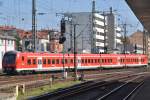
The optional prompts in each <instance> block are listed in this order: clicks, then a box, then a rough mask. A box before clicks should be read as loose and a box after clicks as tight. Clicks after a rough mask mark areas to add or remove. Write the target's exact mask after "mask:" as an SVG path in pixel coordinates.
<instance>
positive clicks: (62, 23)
mask: <svg viewBox="0 0 150 100" xmlns="http://www.w3.org/2000/svg"><path fill="white" fill-rule="evenodd" d="M60 24H61V33H65V31H66V24H65V19H64V18H62V19H61V23H60Z"/></svg>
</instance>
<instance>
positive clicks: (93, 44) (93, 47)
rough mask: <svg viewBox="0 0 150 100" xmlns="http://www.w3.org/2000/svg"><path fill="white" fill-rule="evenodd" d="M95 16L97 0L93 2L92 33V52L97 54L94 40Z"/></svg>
mask: <svg viewBox="0 0 150 100" xmlns="http://www.w3.org/2000/svg"><path fill="white" fill-rule="evenodd" d="M94 16H95V0H92V32H91V38H92V39H91V52H92V53H95V49H96V45H95V41H94V40H95V39H94V34H95V31H94V28H95V24H94V19H95V18H94Z"/></svg>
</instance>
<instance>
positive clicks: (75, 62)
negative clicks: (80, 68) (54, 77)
mask: <svg viewBox="0 0 150 100" xmlns="http://www.w3.org/2000/svg"><path fill="white" fill-rule="evenodd" d="M77 25H78V24H73V28H74V69H75V70H74V74H75V80H77V79H78V75H77V61H76V56H77V55H76V54H77V51H76V26H77Z"/></svg>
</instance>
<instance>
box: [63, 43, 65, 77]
mask: <svg viewBox="0 0 150 100" xmlns="http://www.w3.org/2000/svg"><path fill="white" fill-rule="evenodd" d="M64 76H65V52H64V44H63V77H64ZM64 78H65V77H64Z"/></svg>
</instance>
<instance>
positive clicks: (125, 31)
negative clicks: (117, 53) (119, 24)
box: [123, 23, 127, 54]
mask: <svg viewBox="0 0 150 100" xmlns="http://www.w3.org/2000/svg"><path fill="white" fill-rule="evenodd" d="M126 26H127V24H126V23H125V24H124V25H123V28H124V44H123V46H124V51H123V53H124V54H126V50H127V43H126V42H127V30H126Z"/></svg>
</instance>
